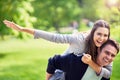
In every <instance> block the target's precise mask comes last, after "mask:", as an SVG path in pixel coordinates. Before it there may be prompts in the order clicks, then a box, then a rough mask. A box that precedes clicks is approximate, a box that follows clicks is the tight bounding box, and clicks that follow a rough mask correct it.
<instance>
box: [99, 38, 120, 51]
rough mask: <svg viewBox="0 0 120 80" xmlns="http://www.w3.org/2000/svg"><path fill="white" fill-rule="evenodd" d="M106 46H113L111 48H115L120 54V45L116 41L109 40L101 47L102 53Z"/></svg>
mask: <svg viewBox="0 0 120 80" xmlns="http://www.w3.org/2000/svg"><path fill="white" fill-rule="evenodd" d="M106 45H111V46H113V47H115V49H116V50H117V53H118V52H119V49H120V46H119V43H117V42H116V41H115V40H112V39H108V41H106V42H105V43H104V44H103V45H102V46H101V47H100V51H101V50H102V49H103V48H104V47H105V46H106Z"/></svg>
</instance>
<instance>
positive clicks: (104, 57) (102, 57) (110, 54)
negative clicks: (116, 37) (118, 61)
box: [97, 44, 117, 66]
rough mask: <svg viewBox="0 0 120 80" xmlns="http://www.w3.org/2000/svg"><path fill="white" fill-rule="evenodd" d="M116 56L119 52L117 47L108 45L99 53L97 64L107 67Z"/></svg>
mask: <svg viewBox="0 0 120 80" xmlns="http://www.w3.org/2000/svg"><path fill="white" fill-rule="evenodd" d="M116 55H117V50H116V49H115V47H113V46H111V45H109V44H107V45H106V46H105V47H104V48H103V49H102V50H101V51H98V55H97V63H98V64H99V65H100V66H106V65H108V64H110V63H111V62H112V61H113V60H114V58H115V56H116Z"/></svg>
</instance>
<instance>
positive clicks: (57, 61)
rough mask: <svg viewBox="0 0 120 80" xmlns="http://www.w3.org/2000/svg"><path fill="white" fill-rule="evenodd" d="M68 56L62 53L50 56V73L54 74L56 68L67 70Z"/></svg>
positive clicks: (48, 70)
mask: <svg viewBox="0 0 120 80" xmlns="http://www.w3.org/2000/svg"><path fill="white" fill-rule="evenodd" d="M66 57H67V56H65V55H64V56H60V55H55V56H54V57H53V58H49V60H48V66H47V70H46V71H47V72H48V73H50V74H53V73H54V72H55V70H56V69H60V70H63V71H65V70H66V69H67V68H68V66H67V63H68V61H67V58H66Z"/></svg>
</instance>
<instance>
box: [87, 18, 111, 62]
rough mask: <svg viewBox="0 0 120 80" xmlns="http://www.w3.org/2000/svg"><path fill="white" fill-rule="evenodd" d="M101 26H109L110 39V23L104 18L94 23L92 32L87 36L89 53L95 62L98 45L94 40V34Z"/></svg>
mask: <svg viewBox="0 0 120 80" xmlns="http://www.w3.org/2000/svg"><path fill="white" fill-rule="evenodd" d="M99 27H104V28H107V29H108V30H109V34H108V39H109V37H110V25H109V24H108V23H107V22H106V21H104V20H97V21H96V22H95V23H94V25H93V28H92V30H91V32H90V34H89V35H88V37H87V48H88V50H87V52H86V53H87V54H90V55H91V57H92V60H93V61H94V62H96V56H97V46H96V45H95V43H94V40H93V36H94V32H95V31H96V30H97V29H98V28H99Z"/></svg>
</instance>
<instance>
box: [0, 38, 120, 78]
mask: <svg viewBox="0 0 120 80" xmlns="http://www.w3.org/2000/svg"><path fill="white" fill-rule="evenodd" d="M0 44H1V46H0V80H45V72H46V66H47V61H48V58H49V57H51V56H53V55H54V54H61V53H62V52H63V51H64V50H65V49H66V48H67V46H68V45H66V44H56V43H52V42H48V41H45V40H42V39H39V40H34V39H33V40H24V41H21V40H15V39H12V40H9V41H1V42H0ZM119 57H120V55H118V56H117V57H116V59H115V62H114V67H113V75H112V77H111V78H112V79H111V80H119V79H120V76H119V74H118V73H120V70H119V68H120V62H119V61H120V58H119Z"/></svg>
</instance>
